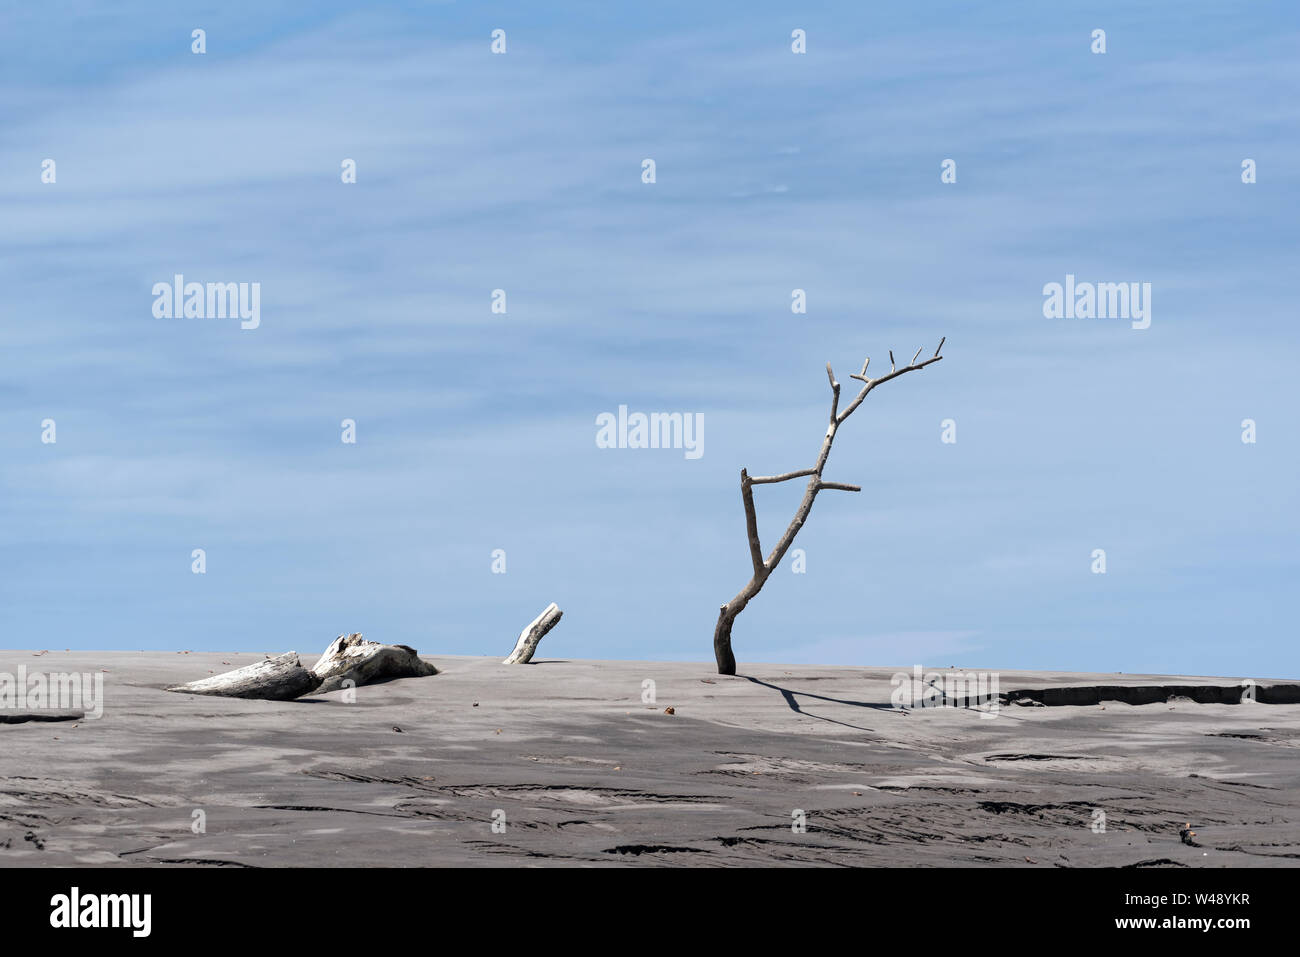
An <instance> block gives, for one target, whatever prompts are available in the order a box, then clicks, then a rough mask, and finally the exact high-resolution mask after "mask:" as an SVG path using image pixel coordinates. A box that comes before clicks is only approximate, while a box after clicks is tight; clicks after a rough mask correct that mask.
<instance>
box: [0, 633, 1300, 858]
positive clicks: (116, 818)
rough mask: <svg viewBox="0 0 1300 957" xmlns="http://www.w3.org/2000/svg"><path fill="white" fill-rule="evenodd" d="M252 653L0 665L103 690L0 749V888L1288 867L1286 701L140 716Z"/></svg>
mask: <svg viewBox="0 0 1300 957" xmlns="http://www.w3.org/2000/svg"><path fill="white" fill-rule="evenodd" d="M543 650H544V649H543ZM262 657H263V656H262V655H261V654H239V655H234V654H206V653H205V654H198V653H194V654H176V653H168V652H138V653H137V652H49V653H48V654H43V655H40V656H37V655H35V654H34V653H33V652H30V651H5V652H0V671H3V672H9V673H16V671H17V668H18V666H19V665H25V666H26V667H27V668H28V670H29V671H31V670H41V671H47V672H53V671H81V672H90V671H93V672H100V673H102V674H103V675H104V678H105V704H104V713H103V716H102V717H101V718H99V719H97V720H93V719H85V718H83V719H81V720H76V721H73V720H68V721H56V722H49V721H41V722H22V723H0V864H7V865H19V866H31V865H76V864H86V865H119V864H120V865H154V866H157V865H160V864H205V865H219V866H255V867H266V866H283V865H309V866H332V865H365V866H372V865H378V866H422V865H483V866H502V865H529V866H534V865H548V864H561V865H594V866H599V865H606V866H608V865H619V864H622V865H627V864H637V865H641V866H646V865H666V864H667V865H690V866H701V865H704V866H727V865H732V866H737V865H740V866H743V865H774V864H777V865H791V864H792V865H856V866H864V865H865V866H880V865H885V866H904V867H909V866H927V867H933V866H944V865H986V864H988V865H1018V866H1026V867H1028V866H1040V867H1051V866H1067V867H1094V866H1135V865H1142V866H1185V867H1223V866H1243V865H1245V866H1260V865H1265V866H1270V865H1271V866H1296V865H1298V864H1300V704H1264V703H1259V702H1256V703H1248V704H1236V705H1228V704H1198V703H1194V702H1193V701H1191V700H1188V699H1186V698H1178V699H1175V700H1173V701H1168V702H1166V701H1164V700H1161V701H1160V702H1159V703H1153V704H1145V705H1131V704H1126V703H1122V702H1119V701H1115V700H1105V701H1102V703H1100V704H1096V705H1086V706H1073V705H1070V706H1053V707H1042V706H1005V707H1002V708H1001V709H1000V711H999V713H998V715H997V717H995V718H992V719H988V718H982V717H980V712H979V710H977V709H955V708H937V709H936V708H930V709H919V710H908V711H903V710H899V709H897V708H894V707H892V706H891V705H890V694H891V690H892V688H891V684H890V677H891V676H892V675H893V674H895V673H896V672H897V671H899V670H900V669H897V668H844V667H814V666H806V665H751V664H744V663H742V665H741V670H742V671H743V672H745V673H746V674H745V675H743V676H737V677H729V678H724V677H720V676H718V675H715V674H712V673H711V670H712V669H711V666H710V665H707V664H702V663H662V662H614V661H558V660H540V661H538V662H537V663H535V664H532V665H527V666H503V665H501V664H500V659H499V658H496V657H494V658H466V657H439V656H432V655H425V656H423V657H425V659H426V660H428V661H430V662H432V663H433V664H435V665H436V666H437V667H438V668H439V669H440V670H441V671H442V673H441V674H439V675H437V676H435V677H429V678H417V679H406V680H401V681H395V682H390V683H388V684H383V685H374V686H367V687H362V688H359V689H356V691H355V695H356V701H355V702H354V703H346V702H345V701H344V700H343V692H334V693H331V694H325V695H318V696H312V697H308V698H305V699H301V700H298V701H293V702H266V701H243V700H237V699H230V698H217V697H199V696H193V695H181V694H173V693H168V692H164V691H162V690H161V688H162V687H163V686H165V685H168V684H174V683H178V682H182V681H188V680H191V679H195V678H203V677H208V675H209V673H210V672H221V671H226V670H230V669H231V668H234V667H238V666H242V665H246V664H251V663H253V662H254V661H257V660H259V659H261V658H262ZM303 661H304V663H306V664H310V663H311V662H312V661H314V657H312V656H306V655H304V656H303ZM101 669H107V670H106V671H102V672H101ZM647 679H649V680H652V681H653V682H654V684H655V695H656V699H655V703H654V704H648V703H644V702H643V701H642V694H643V683H644V682H645V681H646V680H647ZM1000 682H1001V688H1002V690H1003V691H1006V690H1008V689H1012V688H1040V689H1041V688H1052V687H1060V686H1080V687H1088V686H1108V687H1112V686H1118V687H1137V686H1145V687H1170V688H1184V689H1185V688H1187V687H1196V686H1206V687H1212V686H1215V685H1219V686H1235V685H1236V684H1237V683H1238V682H1237V679H1235V678H1233V679H1227V678H1225V679H1214V678H1191V677H1170V676H1142V675H1088V674H1054V673H1042V672H1039V673H1010V672H1001V673H1000ZM1295 684H1296V683H1294V682H1290V683H1282V682H1279V683H1276V684H1275V685H1273V686H1272V687H1273V688H1274V689H1275V690H1274V694H1282V693H1291V692H1290V691H1288V689H1295ZM1269 687H1270V686H1269V684H1268V683H1265V684H1264V685H1263V686H1262V688H1263V689H1267V688H1269ZM668 707H671V708H673V709H674V711H675V713H674V714H665V713H664V709H665V708H668ZM0 717H3V716H2V715H0ZM11 718H12V716H11ZM398 729H400V730H398ZM196 811H201V812H202V819H203V823H204V825H205V828H206V830H205V831H204V832H203V833H195V832H194V830H193V825H194V822H195V820H196V815H195V812H196ZM797 811H802V812H803V815H804V820H806V830H805V831H802V832H798V831H796V830H793V829H792V823H794V822H795V821H796V819H797V815H796V812H797ZM1099 813H1104V815H1105V829H1104V831H1098V830H1096V829H1095V826H1096V824H1097V823H1098V822H1099V817H1098V814H1099ZM494 816H495V817H497V818H498V819H503V820H504V831H502V830H501V829H500V826H499V825H498V829H497V830H494V828H493V821H494ZM1184 822H1191V823H1192V826H1193V829H1194V830H1195V832H1196V836H1195V838H1193V839H1192V840H1193V841H1194V842H1195V843H1196V844H1199V845H1200V846H1195V847H1194V846H1189V845H1188V844H1186V843H1184V842H1183V841H1182V840H1181V839H1180V837H1179V828H1180V826H1181V825H1182V824H1183V823H1184Z"/></svg>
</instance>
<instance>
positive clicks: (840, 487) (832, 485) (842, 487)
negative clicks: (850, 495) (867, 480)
mask: <svg viewBox="0 0 1300 957" xmlns="http://www.w3.org/2000/svg"><path fill="white" fill-rule="evenodd" d="M817 488H818V489H819V490H820V489H824V488H829V489H833V490H835V491H837V492H861V491H862V486H861V485H846V484H844V483H843V482H818V483H817Z"/></svg>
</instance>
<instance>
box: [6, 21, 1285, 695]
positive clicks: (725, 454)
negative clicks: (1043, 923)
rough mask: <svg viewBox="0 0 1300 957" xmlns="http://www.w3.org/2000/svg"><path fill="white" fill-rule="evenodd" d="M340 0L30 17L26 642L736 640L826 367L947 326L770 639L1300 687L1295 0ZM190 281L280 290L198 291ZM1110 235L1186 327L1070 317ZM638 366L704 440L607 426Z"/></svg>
mask: <svg viewBox="0 0 1300 957" xmlns="http://www.w3.org/2000/svg"><path fill="white" fill-rule="evenodd" d="M304 6H305V5H301V4H297V5H290V4H277V3H257V4H242V3H233V4H221V5H213V6H207V5H202V6H192V7H186V8H183V9H182V8H181V5H177V4H164V3H156V4H120V5H113V6H112V7H111V8H108V7H104V6H103V5H99V4H88V3H87V4H47V5H37V6H31V5H28V6H25V7H15V6H11V7H9V8H7V9H6V10H5V12H3V13H0V79H2V80H3V82H2V83H0V129H3V134H2V135H0V209H2V210H3V213H2V214H0V215H2V217H3V219H2V221H3V226H2V227H0V243H2V244H3V255H0V280H2V281H3V283H4V289H5V295H4V297H3V300H2V305H0V349H2V350H3V356H4V358H5V362H4V374H3V376H2V377H0V452H2V455H0V568H2V569H3V574H2V575H0V615H2V616H3V624H4V627H5V639H4V643H5V644H6V645H7V646H10V647H19V648H64V647H70V648H104V649H135V648H146V649H196V650H197V649H211V650H287V649H290V648H292V649H296V650H298V651H300V652H303V653H314V652H317V651H319V650H320V649H323V648H324V646H325V645H326V644H327V643H328V641H329V640H330V639H331V638H333V637H334V636H335V635H337V634H339V633H341V632H347V631H361V632H364V633H365V634H366V635H367V637H371V638H375V639H379V640H384V641H394V642H404V643H407V644H411V645H414V646H416V647H417V648H419V649H420V650H421V651H422V652H425V653H432V654H437V653H445V654H493V655H504V653H505V652H507V651H508V650H509V648H510V647H511V645H512V644H513V641H514V638H515V635H516V634H517V633H518V631H519V629H520V628H521V627H522V626H523V625H524V624H526V623H527V622H528V621H529V620H530V619H531V618H532V617H533V616H534V615H536V614H537V613H538V612H539V611H540V610H541V609H542V607H543V606H545V605H546V603H547V602H550V601H555V602H557V603H559V605H560V606H561V607H562V608H563V609H564V611H565V619H564V622H563V623H562V624H561V625H560V626H559V628H557V629H556V630H555V631H553V632H552V633H551V634H550V635H549V636H548V637H547V639H546V643H545V645H544V646H543V651H544V652H545V653H547V654H549V655H552V656H561V657H607V658H631V659H698V660H701V661H711V659H712V648H711V636H712V628H713V623H714V619H715V617H716V614H717V608H718V606H719V605H720V604H721V603H722V602H724V601H726V600H728V599H729V598H731V597H732V596H733V595H734V594H735V593H736V591H737V590H738V589H739V588H740V587H741V585H743V584H744V582H745V580H746V579H747V578H748V576H749V567H748V554H747V550H746V545H745V540H744V517H743V512H742V510H741V504H740V496H739V491H738V475H739V471H740V468H741V467H742V466H746V467H748V468H749V469H750V471H751V473H754V474H758V473H773V472H781V471H786V470H791V469H798V468H803V467H806V466H808V465H811V464H812V461H813V459H814V458H815V456H816V452H817V448H818V445H819V443H820V439H821V435H822V432H823V431H824V428H825V417H826V413H827V407H828V401H829V390H828V388H827V384H826V379H825V372H824V364H825V363H826V361H827V360H830V361H831V362H832V363H833V364H834V366H835V368H836V371H837V373H838V375H839V377H840V379H841V380H842V381H846V382H847V381H849V380H847V376H848V374H849V373H850V372H853V371H856V370H857V368H859V367H860V364H861V362H862V359H863V357H864V356H866V355H871V356H872V362H873V366H872V368H873V370H875V369H876V368H878V367H879V364H880V363H882V362H884V361H887V357H886V352H887V350H889V349H893V350H894V351H895V354H896V355H898V356H900V357H905V356H906V357H910V356H911V354H912V353H913V352H914V351H915V350H916V349H917V347H919V346H925V347H926V348H927V350H932V349H933V347H934V345H935V343H936V342H937V341H938V339H939V337H940V336H947V337H948V341H947V345H946V346H945V348H944V354H945V356H946V358H945V360H944V361H943V362H941V363H938V364H937V365H935V366H933V367H931V368H929V369H926V370H925V371H923V372H919V373H914V374H911V375H908V376H906V377H903V378H902V379H899V380H896V381H894V382H891V383H888V384H886V385H884V386H882V387H881V388H880V389H879V390H878V391H876V392H874V393H873V394H872V395H871V396H870V398H869V399H868V400H867V402H866V403H865V404H864V405H863V406H862V408H861V409H860V410H859V411H858V412H857V413H856V414H855V416H854V417H853V418H852V419H851V420H849V422H848V423H847V424H846V426H845V427H844V428H843V429H842V431H841V432H840V435H839V438H838V439H837V442H836V446H835V450H834V453H833V454H832V457H831V460H830V466H829V468H828V471H827V478H829V479H832V480H835V481H841V482H853V483H857V484H860V485H862V486H863V491H862V492H861V493H860V494H856V495H853V494H846V493H838V492H831V493H824V494H823V495H822V496H821V497H820V498H819V500H818V502H817V504H816V507H815V508H814V510H813V513H812V516H811V518H810V520H809V522H808V524H807V525H806V526H805V527H804V529H803V531H802V532H801V533H800V536H799V538H798V540H797V542H796V546H797V547H801V548H803V549H804V550H805V551H806V554H807V572H806V574H794V573H793V572H792V571H791V570H790V568H789V559H787V564H786V567H785V568H783V569H781V570H778V571H777V572H776V573H775V574H774V576H773V578H772V579H771V581H769V583H768V584H767V586H766V588H765V589H764V590H763V592H762V594H761V595H760V596H759V597H758V598H757V599H756V600H755V601H754V602H753V603H752V604H751V605H750V606H749V608H748V609H747V610H746V611H745V612H744V614H743V615H741V617H740V618H739V619H738V622H737V625H736V630H735V636H734V637H735V647H736V654H737V657H738V658H739V659H740V661H741V667H742V670H743V668H744V663H745V662H746V661H750V662H752V661H785V662H821V663H835V664H873V665H899V666H910V665H912V664H914V663H918V662H919V663H923V664H925V665H927V666H929V665H935V666H946V665H950V664H957V665H967V666H971V667H988V668H1007V669H1009V668H1034V669H1039V668H1043V669H1047V668H1053V669H1056V668H1059V669H1070V670H1096V671H1126V672H1139V671H1151V672H1172V673H1191V674H1220V675H1226V676H1256V677H1295V676H1297V675H1300V651H1297V649H1296V643H1295V641H1294V640H1293V638H1294V633H1295V625H1294V614H1293V611H1292V608H1291V602H1290V601H1288V600H1287V597H1286V596H1287V595H1288V594H1290V593H1291V592H1292V591H1293V590H1294V589H1293V588H1289V587H1288V583H1289V582H1294V580H1295V579H1296V577H1297V573H1298V572H1300V568H1298V566H1300V561H1298V558H1300V556H1298V554H1297V541H1298V535H1297V533H1298V532H1300V527H1298V526H1300V523H1298V521H1297V496H1296V481H1295V476H1296V466H1297V454H1296V451H1295V450H1296V448H1297V425H1296V410H1297V401H1296V400H1297V397H1298V396H1297V387H1296V384H1295V383H1296V372H1295V356H1296V354H1297V352H1298V351H1300V350H1298V349H1297V346H1300V342H1298V341H1297V340H1298V339H1300V336H1298V335H1297V331H1296V322H1295V319H1296V317H1295V301H1296V297H1295V291H1294V289H1295V279H1294V274H1295V259H1296V249H1297V242H1296V239H1297V236H1296V233H1297V229H1300V226H1298V225H1297V221H1296V215H1295V212H1296V209H1297V208H1300V202H1298V200H1300V122H1298V121H1300V105H1298V104H1300V97H1297V95H1296V94H1297V86H1298V85H1300V84H1298V81H1300V58H1297V57H1296V55H1295V50H1296V45H1297V41H1300V15H1298V14H1297V13H1296V10H1295V8H1294V5H1291V4H1286V3H1254V4H1251V5H1250V8H1249V13H1246V12H1242V11H1240V10H1232V9H1228V8H1226V7H1224V6H1223V5H1220V4H1208V3H1202V4H1196V3H1193V4H1172V3H1169V4H1155V5H1142V6H1141V7H1140V8H1139V7H1134V6H1133V5H1132V4H1106V3H1102V4H1097V3H1089V4H1082V3H1051V4H1044V3H1025V4H1005V5H1001V6H999V7H998V8H997V9H996V10H994V11H988V10H977V9H973V8H971V7H970V5H968V4H964V3H928V4H926V3H923V4H907V5H895V6H896V7H898V8H897V9H886V8H879V9H877V8H875V7H869V6H867V5H862V4H849V3H837V4H828V5H824V6H822V7H820V8H819V9H818V10H816V11H813V12H807V11H805V10H803V9H801V8H800V5H794V4H791V5H780V4H769V3H756V4H755V3H746V4H743V5H740V4H736V5H730V4H727V5H724V4H684V3H666V4H655V5H651V6H645V5H630V4H629V5H624V4H608V3H602V4H596V3H590V4H586V3H584V4H564V5H545V6H542V5H537V4H524V3H518V4H514V3H503V4H483V3H480V4H457V3H447V4H438V3H420V4H414V3H412V4H389V5H373V6H371V5H365V6H362V5H357V7H356V8H353V7H352V6H344V5H335V4H328V3H324V4H313V5H310V7H309V8H307V9H302V8H303V7H304ZM195 28H202V29H204V30H206V32H207V52H206V54H203V55H195V54H192V53H191V52H190V44H191V40H190V33H191V30H193V29H195ZM497 28H500V29H504V30H505V31H506V35H507V44H508V46H507V50H508V52H507V53H506V54H505V55H492V54H491V52H490V50H489V44H490V34H491V32H492V30H494V29H497ZM795 28H802V29H804V30H806V31H807V37H808V41H807V42H808V52H807V54H805V55H795V54H793V53H791V51H790V33H791V30H793V29H795ZM1096 28H1101V29H1105V30H1106V34H1107V52H1106V54H1104V55H1095V54H1092V53H1091V52H1090V50H1089V46H1090V34H1091V31H1092V30H1093V29H1096ZM647 157H648V158H653V159H654V160H655V162H656V165H657V170H656V172H657V182H655V183H654V184H653V185H647V184H644V183H642V181H641V162H642V160H643V159H644V158H647ZM46 158H53V159H54V160H55V161H56V163H57V182H56V183H54V184H45V183H42V182H41V178H40V174H41V163H42V161H43V160H44V159H46ZM345 158H352V159H355V160H356V162H357V170H358V181H357V183H356V184H354V185H345V184H343V183H342V182H341V181H340V175H339V174H340V164H341V162H342V161H343V159H345ZM947 158H952V159H954V160H955V161H956V163H957V174H958V178H957V182H956V183H955V184H943V183H941V182H940V164H941V162H942V161H943V160H944V159H947ZM1245 158H1252V159H1254V160H1255V161H1256V163H1257V166H1258V182H1257V183H1255V184H1252V185H1246V184H1243V183H1242V182H1241V176H1240V172H1241V162H1242V160H1243V159H1245ZM175 273H183V274H185V275H186V277H187V278H188V279H192V280H198V281H221V282H240V281H245V282H259V283H260V284H261V290H262V308H261V326H260V328H258V329H256V330H241V329H240V328H239V326H238V323H236V322H232V321H224V320H198V319H156V318H154V316H153V315H152V311H151V307H152V302H153V297H152V294H151V291H150V290H151V287H152V285H153V284H154V283H155V282H158V281H170V278H171V277H172V275H173V274H175ZM1067 273H1073V274H1075V275H1076V276H1078V277H1079V279H1080V280H1092V281H1142V282H1150V283H1151V284H1152V289H1153V292H1152V323H1151V326H1150V328H1148V329H1145V330H1134V329H1132V328H1130V325H1129V323H1128V322H1127V321H1122V320H1055V319H1047V318H1044V316H1043V312H1042V304H1043V294H1042V288H1043V286H1044V284H1045V283H1049V282H1062V281H1063V280H1064V277H1065V275H1066V274H1067ZM496 288H503V289H505V290H506V292H507V297H508V312H507V314H506V315H504V316H503V315H493V314H492V313H491V312H490V309H489V302H490V295H491V291H492V290H493V289H496ZM795 288H802V289H805V290H806V291H807V297H808V312H807V314H805V315H798V314H793V313H792V312H791V310H790V298H791V290H792V289H795ZM619 405H627V406H629V407H630V408H631V409H633V410H641V411H645V412H652V411H665V412H672V411H681V412H695V413H701V414H702V415H703V417H704V422H705V428H704V455H703V456H702V457H701V458H699V459H696V460H689V459H687V458H686V457H685V456H684V455H683V454H682V452H681V451H679V450H637V449H621V450H613V449H600V448H597V447H596V443H595V434H596V426H595V420H596V416H597V415H599V414H600V413H602V412H613V411H616V410H617V408H618V406H619ZM46 418H52V419H54V420H55V422H56V423H57V442H56V443H54V444H43V443H42V442H41V422H42V420H44V419H46ZM345 418H352V419H354V420H355V421H356V422H357V442H356V444H355V445H346V444H343V443H342V442H341V441H340V432H341V429H340V422H341V421H342V420H343V419H345ZM945 418H953V419H955V420H956V422H957V439H958V440H957V442H956V443H955V444H943V443H942V442H941V441H940V423H941V421H942V420H943V419H945ZM1245 418H1252V419H1254V420H1255V421H1256V422H1257V428H1258V441H1257V442H1256V443H1255V444H1253V445H1247V444H1243V443H1242V441H1241V421H1242V420H1243V419H1245ZM794 485H795V483H790V485H788V486H777V487H768V488H762V489H759V491H758V496H757V498H758V512H759V517H760V531H761V532H762V535H763V539H764V543H765V546H767V547H770V545H771V544H772V543H774V542H775V540H776V538H777V537H778V535H779V534H780V532H781V530H782V529H783V528H784V526H785V524H786V522H787V521H788V519H789V517H790V515H791V513H792V512H793V510H794V506H795V503H796V501H797V499H798V496H799V494H800V492H801V488H799V487H793V486H794ZM195 548H203V549H204V550H205V551H206V554H207V571H206V574H203V575H195V574H192V573H191V558H190V555H191V551H192V550H193V549H195ZM498 548H500V549H504V550H505V551H506V555H507V573H506V574H504V575H499V574H493V573H492V571H491V564H492V559H491V553H492V551H493V550H494V549H498ZM1096 548H1103V549H1105V551H1106V555H1107V572H1106V574H1105V575H1095V574H1093V573H1092V571H1091V564H1092V558H1091V554H1092V551H1093V550H1094V549H1096Z"/></svg>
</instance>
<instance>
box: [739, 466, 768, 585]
mask: <svg viewBox="0 0 1300 957" xmlns="http://www.w3.org/2000/svg"><path fill="white" fill-rule="evenodd" d="M750 485H751V479H750V477H749V473H748V472H746V471H745V470H744V469H741V470H740V497H741V499H742V500H743V501H744V503H745V534H746V535H747V536H748V537H749V560H750V562H751V563H752V564H753V566H754V575H755V576H758V575H760V574H764V573H766V572H767V569H766V568H765V567H764V565H763V547H762V546H761V545H759V543H758V516H757V515H756V514H755V513H754V491H753V489H752V488H750Z"/></svg>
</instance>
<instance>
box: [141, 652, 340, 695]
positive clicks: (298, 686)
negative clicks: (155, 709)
mask: <svg viewBox="0 0 1300 957" xmlns="http://www.w3.org/2000/svg"><path fill="white" fill-rule="evenodd" d="M320 683H321V679H320V677H319V676H318V675H315V674H313V673H312V672H310V671H308V670H307V669H306V668H304V667H303V666H302V662H301V661H299V660H298V653H297V652H296V651H290V652H288V653H287V654H283V655H276V656H275V657H274V658H267V659H266V660H265V661H259V662H258V663H257V664H255V665H247V666H245V667H243V668H236V669H235V670H234V671H227V672H226V673H225V674H220V675H214V676H213V677H211V678H204V679H202V680H200V681H191V682H189V683H188V684H183V685H172V686H171V687H170V688H168V689H166V690H168V691H179V692H181V693H182V694H211V695H222V696H224V697H227V698H261V699H265V700H268V701H289V700H291V699H293V698H298V697H301V696H302V695H305V694H310V693H311V692H313V691H315V690H316V689H317V688H319V687H320Z"/></svg>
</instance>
